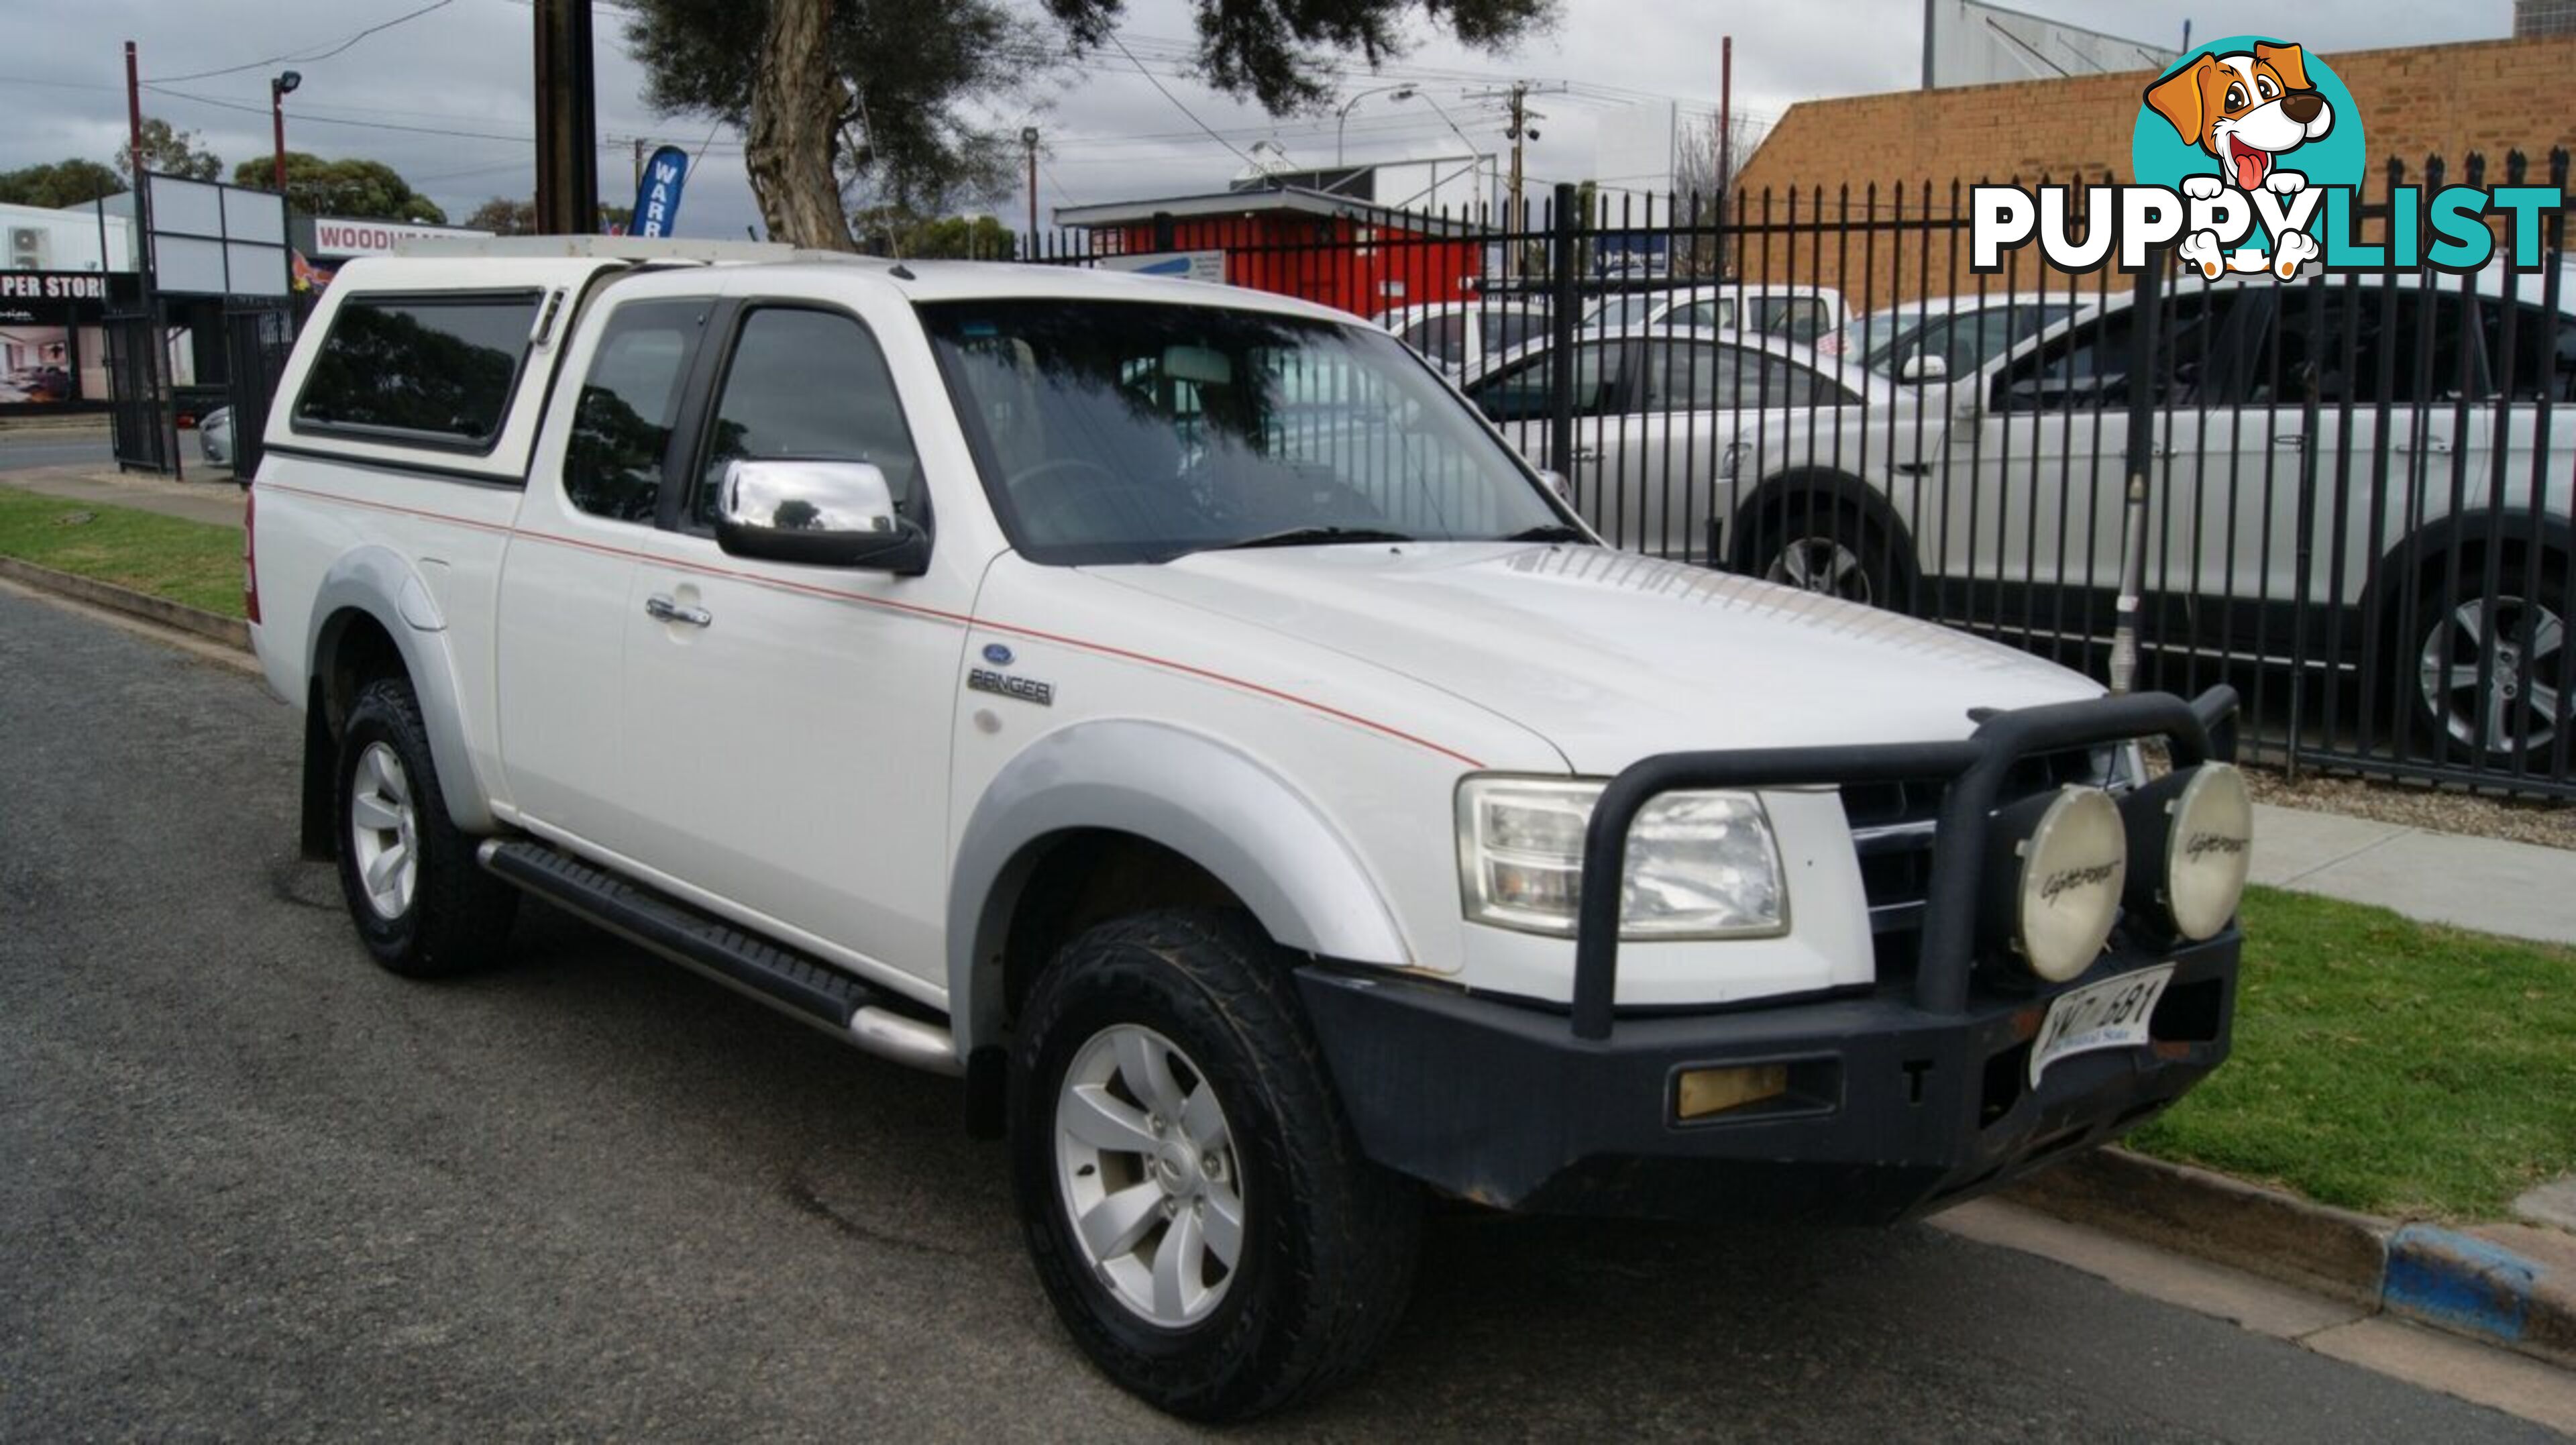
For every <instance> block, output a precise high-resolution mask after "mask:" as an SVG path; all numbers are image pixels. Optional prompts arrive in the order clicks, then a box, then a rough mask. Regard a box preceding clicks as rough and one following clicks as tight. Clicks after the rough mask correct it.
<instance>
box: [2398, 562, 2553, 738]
mask: <svg viewBox="0 0 2576 1445" xmlns="http://www.w3.org/2000/svg"><path fill="white" fill-rule="evenodd" d="M2566 636H2567V629H2566V625H2565V624H2564V623H2563V622H2562V621H2561V620H2560V618H2559V616H2558V614H2557V613H2555V612H2553V611H2551V610H2550V609H2549V608H2547V607H2544V606H2542V605H2541V604H2539V603H2536V602H2533V601H2531V600H2530V599H2528V598H2523V597H2499V598H2497V599H2495V602H2494V604H2493V605H2492V606H2490V605H2489V604H2488V603H2487V601H2486V599H2484V598H2479V599H2476V600H2474V601H2469V602H2463V603H2461V604H2460V605H2459V606H2457V607H2455V608H2453V609H2451V611H2450V613H2449V614H2448V615H2446V616H2443V617H2438V618H2436V619H2434V621H2433V624H2432V626H2431V627H2429V628H2427V629H2426V630H2425V633H2424V645H2423V647H2422V649H2421V650H2420V652H2419V654H2418V658H2417V662H2418V666H2419V669H2420V674H2419V675H2420V677H2421V679H2422V689H2423V697H2424V706H2425V707H2426V708H2427V709H2428V710H2430V711H2431V713H2432V714H2433V716H2434V717H2436V718H2439V719H2441V723H2442V727H2443V730H2444V731H2446V732H2448V733H2449V734H2450V735H2451V737H2452V739H2453V740H2454V741H2456V742H2458V743H2460V744H2461V745H2462V746H2464V747H2470V748H2476V749H2479V750H2481V751H2484V752H2489V753H2499V754H2503V753H2511V752H2512V751H2513V750H2514V749H2515V748H2517V747H2525V748H2531V749H2539V748H2544V747H2547V746H2548V745H2549V744H2550V742H2551V741H2552V740H2553V739H2555V738H2556V737H2557V736H2558V729H2559V727H2560V725H2561V724H2562V723H2563V722H2564V721H2565V716H2566V715H2565V712H2564V711H2563V709H2564V708H2565V706H2566V690H2565V687H2566V665H2567V664H2566V650H2565V648H2564V647H2563V644H2564V643H2565V641H2566Z"/></svg>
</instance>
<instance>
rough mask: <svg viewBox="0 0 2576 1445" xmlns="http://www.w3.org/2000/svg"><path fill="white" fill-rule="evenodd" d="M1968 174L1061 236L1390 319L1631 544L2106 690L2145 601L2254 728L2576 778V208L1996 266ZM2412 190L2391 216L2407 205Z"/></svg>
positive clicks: (2276, 754) (2156, 639)
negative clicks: (1967, 638) (2180, 261)
mask: <svg viewBox="0 0 2576 1445" xmlns="http://www.w3.org/2000/svg"><path fill="white" fill-rule="evenodd" d="M2445 169H2446V168H2445V166H2444V163H2443V162H2442V161H2441V160H2440V159H2438V158H2436V159H2433V160H2430V161H2428V162H2427V163H2426V165H2425V166H2423V167H2422V168H2421V169H2420V171H2417V172H2415V173H2413V174H2411V175H2410V173H2409V171H2408V170H2407V168H2406V167H2404V166H2402V165H2400V164H2399V163H2397V162H2394V161H2392V162H2390V163H2389V166H2388V169H2387V173H2386V174H2387V180H2388V182H2389V184H2390V185H2391V186H2394V185H2397V184H2401V183H2408V182H2413V181H2420V182H2421V183H2423V184H2424V185H2426V186H2427V187H2428V188H2438V187H2439V186H2441V185H2442V184H2444V183H2445V181H2446V179H2453V180H2460V181H2465V182H2467V183H2469V184H2472V185H2481V184H2488V183H2490V181H2500V182H2501V183H2505V184H2524V183H2526V182H2529V183H2539V182H2541V181H2542V180H2543V179H2544V178H2545V179H2546V182H2547V183H2548V184H2551V185H2554V186H2556V187H2558V188H2559V189H2560V190H2561V191H2562V192H2563V191H2564V189H2565V184H2566V179H2567V170H2568V158H2567V155H2566V153H2565V152H2564V151H2559V152H2555V153H2553V154H2551V155H2550V156H2549V157H2548V158H2547V160H2546V161H2545V163H2541V164H2532V163H2530V162H2528V161H2526V159H2525V158H2524V157H2523V156H2522V155H2520V154H2518V153H2517V154H2514V155H2512V156H2510V157H2508V158H2507V160H2506V162H2505V163H2504V165H2503V166H2502V167H2500V168H2499V169H2500V170H2501V171H2502V172H2503V174H2502V175H2500V176H2498V177H2489V176H2488V175H2487V167H2486V165H2485V164H2484V162H2483V161H2482V160H2481V159H2480V158H2479V157H2477V156H2471V157H2469V158H2468V159H2467V161H2466V163H2465V165H2464V166H2463V167H2462V168H2461V173H2460V174H2459V175H2457V176H2450V177H2446V175H2445ZM2103 179H2104V180H2105V181H2107V179H2108V178H2107V177H2106V178H2103ZM1966 189H1967V187H1966V185H1965V183H1952V184H1948V185H1945V186H1941V187H1937V188H1936V187H1934V186H1932V185H1930V184H1918V185H1906V186H1893V187H1888V188H1884V189H1882V188H1878V187H1867V188H1863V189H1860V190H1841V191H1837V192H1834V193H1831V194H1827V193H1823V192H1820V191H1806V192H1799V193H1791V194H1776V195H1775V194H1772V193H1768V192H1765V193H1756V194H1747V195H1739V196H1736V197H1734V198H1733V199H1732V201H1731V203H1730V204H1728V205H1727V206H1725V207H1723V208H1721V207H1720V206H1718V205H1716V204H1711V203H1702V202H1700V201H1697V200H1694V199H1693V198H1688V197H1674V198H1659V199H1658V200H1657V201H1656V202H1654V203H1653V204H1647V203H1645V202H1642V201H1639V200H1636V199H1633V198H1631V199H1628V200H1625V201H1623V202H1621V203H1620V204H1619V205H1617V206H1604V205H1601V204H1599V203H1597V202H1595V201H1593V200H1592V199H1591V198H1589V197H1586V196H1583V195H1580V194H1578V193H1577V192H1575V190H1574V188H1572V187H1559V188H1557V192H1556V194H1555V195H1554V196H1552V197H1550V198H1548V199H1547V200H1545V201H1542V202H1540V203H1538V204H1536V205H1533V206H1531V207H1529V208H1527V210H1526V212H1525V213H1523V214H1520V215H1516V216H1484V215H1479V216H1476V217H1461V216H1456V215H1444V216H1436V217H1430V218H1419V217H1409V216H1403V215H1399V214H1398V213H1392V212H1384V213H1374V214H1372V213H1368V212H1366V211H1363V210H1358V209H1356V208H1333V207H1319V206H1316V205H1315V204H1314V203H1312V202H1309V203H1307V204H1308V206H1309V209H1310V211H1312V214H1296V213H1291V215H1290V219H1289V220H1288V221H1286V222H1285V223H1283V222H1281V221H1280V220H1279V219H1278V215H1277V207H1275V206H1272V207H1269V209H1267V210H1265V211H1264V212H1263V215H1262V216H1261V217H1258V218H1256V217H1249V216H1240V215H1239V216H1236V217H1234V218H1232V219H1229V220H1212V219H1211V220H1191V219H1180V218H1157V220H1156V222H1155V224H1154V225H1153V227H1152V228H1150V230H1145V229H1141V228H1140V229H1139V230H1137V231H1132V232H1130V233H1126V234H1115V233H1106V232H1103V233H1066V234H1060V235H1053V236H1044V237H1039V238H1037V239H1036V244H1035V245H1034V246H1032V247H1031V248H1030V249H1031V252H1032V259H1037V260H1041V261H1051V262H1062V263H1066V264H1081V265H1093V266H1104V267H1118V268H1123V269H1164V270H1180V269H1184V268H1185V267H1186V266H1187V265H1188V264H1189V263H1190V262H1191V260H1192V259H1193V256H1192V253H1197V260H1198V261H1199V263H1200V270H1201V274H1205V272H1206V271H1207V269H1209V268H1210V267H1212V266H1218V265H1221V266H1222V268H1223V274H1225V275H1226V277H1227V279H1229V280H1231V281H1234V282H1236V283H1237V284H1251V285H1257V286H1260V287H1262V288H1263V289H1268V290H1274V291H1282V292H1287V293H1289V294H1294V295H1301V296H1304V297H1307V298H1308V299H1312V300H1317V301H1321V302H1324V303H1326V304H1330V305H1335V306H1340V307H1343V308H1344V309H1348V310H1351V311H1355V312H1359V313H1361V314H1363V315H1368V316H1370V317H1372V318H1373V319H1377V320H1379V321H1381V322H1382V323H1383V324H1385V325H1386V326H1387V327H1388V328H1389V329H1391V330H1393V331H1395V332H1396V333H1397V334H1398V335H1400V336H1402V337H1404V339H1406V340H1407V341H1408V342H1409V343H1411V344H1412V345H1414V346H1415V348H1416V349H1417V350H1419V351H1421V352H1422V353H1423V354H1424V355H1425V356H1427V357H1429V358H1430V359H1432V360H1433V361H1434V362H1435V363H1436V364H1438V365H1439V366H1440V367H1441V369H1442V370H1443V371H1445V372H1446V373H1448V374H1449V375H1450V376H1451V377H1452V378H1453V379H1455V380H1456V381H1457V382H1458V384H1459V386H1460V387H1461V389H1462V390H1463V391H1464V393H1465V394H1466V396H1467V397H1468V398H1469V399H1470V400H1471V401H1473V402H1475V403H1476V404H1477V405H1478V406H1479V407H1481V408H1482V409H1483V410H1484V411H1485V413H1486V414H1487V415H1488V416H1489V417H1491V418H1492V419H1493V420H1494V421H1495V422H1496V424H1497V425H1498V426H1499V427H1501V428H1502V430H1503V431H1504V432H1505V433H1506V434H1507V435H1508V436H1510V437H1511V439H1512V440H1513V441H1514V442H1515V443H1516V444H1518V445H1519V446H1520V447H1521V448H1522V449H1523V451H1524V452H1525V454H1527V455H1528V456H1529V457H1530V458H1531V459H1532V460H1533V461H1535V462H1537V463H1538V464H1539V465H1541V466H1545V467H1549V468H1552V469H1554V470H1557V471H1559V472H1561V473H1562V474H1564V476H1565V478H1566V484H1567V486H1568V488H1569V495H1570V496H1571V497H1572V499H1573V500H1574V502H1575V504H1576V505H1577V507H1578V508H1579V509H1580V510H1581V511H1582V512H1583V513H1584V515H1585V516H1586V517H1587V518H1588V519H1590V520H1591V521H1592V522H1593V524H1594V525H1595V526H1596V527H1597V528H1598V529H1599V530H1600V531H1601V532H1602V534H1603V535H1604V536H1605V537H1607V538H1608V539H1609V540H1611V541H1612V542H1614V543H1616V544H1617V545H1619V546H1622V547H1628V548H1633V549H1637V550H1641V551H1645V552H1650V553H1655V554H1659V555H1663V556H1667V557H1672V558H1678V559H1683V560H1687V561H1690V562H1694V563H1705V564H1710V565H1716V566H1721V567H1726V568H1730V569H1734V570H1740V571H1745V572H1750V573H1754V574H1757V575H1765V576H1769V577H1771V578H1774V579H1776V580H1779V581H1782V582H1786V583H1789V584H1792V585H1796V586H1802V587H1808V588H1811V589H1814V590H1818V591H1824V592H1831V593H1835V594H1838V595H1840V596H1843V597H1847V598H1851V599H1853V600H1857V601H1864V602H1868V603H1871V604H1874V605H1877V606H1882V607H1891V608H1897V609H1902V610H1904V611H1907V612H1910V613H1913V614H1915V615H1917V616H1921V617H1925V618H1929V619H1932V620H1936V621H1939V622H1943V623H1947V624H1950V625H1953V626H1957V627H1961V628H1965V629H1969V630H1971V631H1975V632H1978V633H1981V634H1984V635H1987V636H1990V637H1994V638H1998V639H2000V640H2003V641H2006V642H2009V643H2011V644H2013V645H2015V646H2018V647H2022V648H2025V649H2027V650H2029V651H2032V652H2035V653H2038V654H2040V655H2043V656H2046V657H2049V658H2052V659H2054V660H2056V661H2058V662H2061V663H2064V664H2066V665H2067V666H2070V667H2075V668H2078V669H2081V670H2084V671H2087V672H2090V673H2092V674H2093V675H2095V676H2097V677H2100V678H2102V679H2104V680H2105V681H2111V680H2113V678H2114V665H2115V654H2116V655H2118V656H2121V657H2125V656H2126V655H2127V649H2125V648H2122V647H2120V646H2118V645H2117V644H2120V643H2121V642H2123V640H2124V639H2123V636H2122V623H2123V620H2124V618H2127V619H2128V620H2130V621H2131V622H2132V623H2133V626H2134V633H2133V635H2134V644H2135V656H2136V659H2137V669H2138V670H2137V677H2136V682H2137V685H2139V686H2154V687H2163V688H2169V689H2171V690H2173V691H2176V692H2180V693H2183V694H2185V695H2192V694H2195V693H2197V692H2199V691H2200V690H2201V689H2203V688H2205V687H2207V686H2209V685H2211V684H2212V683H2217V682H2228V683H2233V684H2234V685H2235V686H2237V687H2238V688H2239V689H2240V690H2241V691H2242V692H2243V693H2244V694H2245V696H2246V699H2247V704H2248V706H2247V714H2246V723H2247V734H2246V743H2247V752H2248V754H2249V755H2251V756H2254V757H2257V758H2261V759H2264V760H2267V761H2273V762H2277V763H2281V764H2285V765H2287V766H2289V767H2292V768H2294V769H2295V768H2297V767H2299V766H2302V765H2329V766H2332V767H2335V768H2339V769H2347V770H2353V771H2360V772H2369V773H2379V774H2389V775H2397V776H2404V777H2409V778H2417V779H2433V780H2442V781H2453V782H2465V783H2470V784H2475V785H2478V786H2482V787H2492V788H2500V789H2505V790H2510V791H2515V792H2523V793H2532V794H2540V795H2550V796H2558V797H2576V767H2571V749H2576V716H2571V714H2572V713H2576V676H2571V672H2576V669H2571V666H2570V658H2571V656H2576V643H2571V641H2570V640H2569V639H2568V637H2567V627H2568V625H2569V623H2570V621H2571V620H2576V529H2571V521H2570V510H2571V508H2570V498H2571V492H2576V273H2571V272H2570V270H2569V257H2568V252H2567V237H2566V215H2565V213H2564V211H2560V212H2557V213H2553V214H2551V215H2550V216H2549V217H2548V218H2547V220H2546V222H2545V226H2546V233H2547V234H2546V254H2545V256H2544V257H2543V261H2542V264H2541V265H2540V266H2538V267H2536V268H2531V269H2524V270H2509V269H2507V268H2506V266H2505V265H2504V264H2503V262H2502V260H2501V259H2500V260H2499V261H2498V263H2497V264H2495V265H2493V266H2491V267H2489V268H2488V269H2487V270H2485V271H2483V272H2480V273H2477V274H2471V275H2455V274H2450V273H2446V272H2440V271H2433V270H2421V271H2398V272H2391V273H2384V274H2383V273H2368V274H2364V273H2338V274H2335V275H2333V276H2329V277H2322V278H2320V277H2317V276H2315V275H2313V274H2311V275H2308V276H2304V277H2302V278H2300V279H2298V280H2296V281H2293V282H2289V283H2286V284H2285V283H2281V282H2279V281H2276V280H2275V279H2274V278H2273V277H2272V276H2271V275H2270V274H2269V273H2256V274H2252V275H2237V274H2232V273H2229V274H2222V275H2221V276H2220V277H2218V278H2217V279H2214V280H2213V279H2209V278H2207V277H2206V276H2205V275H2204V274H2203V272H2202V271H2201V270H2200V269H2198V268H2196V267H2191V268H2178V270H2179V271H2180V273H2181V274H2172V275H2168V274H2167V273H2164V272H2158V273H2156V274H2154V275H2147V276H2140V277H2134V278H2133V277H2128V276H2122V275H2118V274H2116V273H2114V272H2111V271H2108V270H2105V271H2101V272H2096V273H2093V274H2089V275H2068V274H2065V273H2062V272H2058V271H2054V270H2051V269H2049V268H2048V267H2047V266H2046V265H2045V264H2044V263H2042V262H2041V261H2039V260H2038V258H2037V255H2036V253H2035V252H2010V253H2006V257H2005V267H2004V270H2003V271H2002V272H2001V274H1990V275H1978V274H1973V273H1971V272H1970V271H1969V270H1968V267H1967V260H1968V255H1969V236H1968V221H1967V210H1966V207H1965V205H1964V204H1963V201H1964V199H1965V194H1964V193H1965V191H1966ZM2374 189H2376V188H2374ZM2428 193H2429V190H2428ZM2377 194H2378V195H2379V196H2380V197H2382V199H2381V200H2379V201H2376V202H2373V203H2370V204H2364V205H2360V206H2358V207H2356V214H2357V216H2358V219H2359V222H2360V225H2359V238H2360V239H2361V240H2363V241H2365V242H2368V241H2374V240H2384V239H2385V232H2386V230H2387V227H2388V225H2389V224H2390V221H2389V214H2388V209H2389V208H2388V206H2387V205H2386V203H2385V200H2384V197H2385V196H2386V194H2387V192H2386V191H2377ZM2365 199H2367V197H2365ZM1263 204H1264V203H1263V202H1262V201H1261V199H1260V198H1258V197H1255V198H1248V203H1247V208H1246V209H1247V210H1261V209H1262V208H1263ZM2498 254H2499V257H2500V258H2501V257H2502V255H2503V254H2504V253H2503V252H2502V251H2501V250H2499V253H2498ZM1210 257H1218V258H1221V259H1220V260H1213V261H1212V260H1210V259H1208V258H1210ZM2132 545H2134V546H2135V547H2136V549H2137V555H2136V557H2135V558H2134V560H2132V559H2131V558H2130V557H2129V555H2128V549H2129V548H2130V547H2131V546H2132ZM2124 564H2127V565H2126V570H2125V571H2124ZM2124 575H2126V576H2133V577H2134V579H2135V586H2136V591H2135V593H2134V594H2133V595H2134V598H2135V607H2134V610H2133V611H2131V612H2126V613H2124V611H2123V610H2122V608H2121V605H2120V604H2121V600H2122V596H2123V582H2122V579H2123V577H2124ZM2123 670H2125V669H2123Z"/></svg>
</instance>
